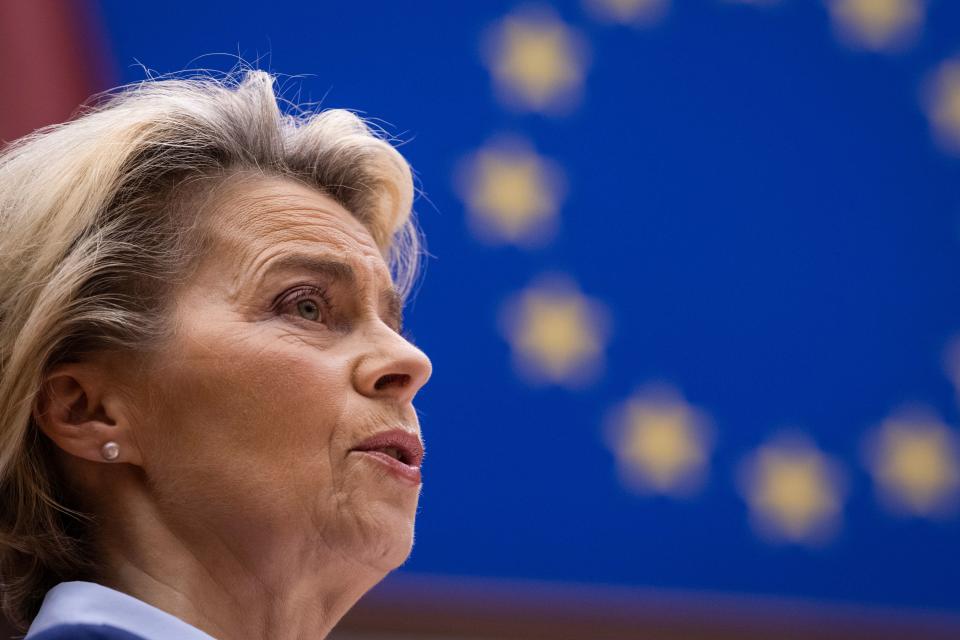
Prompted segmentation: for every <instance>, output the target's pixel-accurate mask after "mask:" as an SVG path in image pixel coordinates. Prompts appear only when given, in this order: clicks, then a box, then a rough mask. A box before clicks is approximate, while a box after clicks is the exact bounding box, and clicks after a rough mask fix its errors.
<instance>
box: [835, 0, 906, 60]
mask: <svg viewBox="0 0 960 640" xmlns="http://www.w3.org/2000/svg"><path fill="white" fill-rule="evenodd" d="M827 6H828V8H829V9H830V17H831V19H832V21H833V27H834V30H835V31H836V32H837V34H838V36H839V37H840V38H841V39H843V40H844V41H846V42H847V43H848V44H850V45H851V46H854V47H857V48H862V49H869V50H872V51H881V50H893V49H897V48H901V47H903V46H905V45H906V44H908V43H909V42H910V41H911V40H912V39H913V37H914V36H915V35H916V34H917V32H918V31H919V29H920V27H921V26H922V24H923V20H924V3H923V0H830V1H829V3H828V5H827Z"/></svg>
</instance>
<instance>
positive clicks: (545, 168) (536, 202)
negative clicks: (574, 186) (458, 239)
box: [455, 137, 566, 247]
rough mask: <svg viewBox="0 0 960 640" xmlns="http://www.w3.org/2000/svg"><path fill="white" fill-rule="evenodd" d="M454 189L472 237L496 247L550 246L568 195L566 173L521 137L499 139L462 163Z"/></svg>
mask: <svg viewBox="0 0 960 640" xmlns="http://www.w3.org/2000/svg"><path fill="white" fill-rule="evenodd" d="M455 182H456V189H457V191H458V192H459V194H460V196H461V198H463V200H464V203H465V204H466V207H467V213H468V214H469V216H470V224H471V227H472V229H473V232H474V234H475V235H476V236H477V237H478V238H479V239H481V240H483V241H485V242H488V243H492V244H498V243H513V244H517V245H520V246H525V247H533V246H538V245H543V244H546V243H547V242H548V241H550V240H551V239H552V238H553V236H554V234H555V233H556V229H557V212H558V210H559V208H560V202H561V201H562V199H563V197H564V195H565V191H566V188H565V179H564V176H563V172H562V170H561V169H560V168H559V167H558V166H557V165H556V163H554V162H553V161H551V160H549V159H547V158H545V157H543V156H541V155H539V154H538V153H537V152H536V151H534V149H533V147H532V145H530V143H528V142H526V141H524V140H522V139H519V138H508V137H501V138H498V139H496V140H494V141H492V142H490V143H489V144H487V145H486V146H485V147H484V148H482V149H480V150H479V151H477V152H476V153H474V154H472V155H471V156H469V157H468V158H466V159H465V160H464V161H463V162H461V163H460V165H459V167H458V169H457V172H456V176H455Z"/></svg>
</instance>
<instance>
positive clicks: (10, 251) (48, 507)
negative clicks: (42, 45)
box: [0, 70, 421, 631]
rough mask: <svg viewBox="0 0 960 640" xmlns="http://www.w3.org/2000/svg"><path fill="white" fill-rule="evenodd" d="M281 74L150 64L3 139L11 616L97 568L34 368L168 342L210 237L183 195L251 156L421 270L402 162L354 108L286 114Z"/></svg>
mask: <svg viewBox="0 0 960 640" xmlns="http://www.w3.org/2000/svg"><path fill="white" fill-rule="evenodd" d="M273 83H274V78H273V76H271V75H270V74H268V73H266V72H263V71H256V70H245V71H243V70H242V71H239V72H234V73H230V74H227V75H225V76H222V77H214V76H212V75H210V74H203V75H196V76H190V77H174V78H164V79H151V80H147V81H144V82H140V83H137V84H134V85H130V86H127V87H121V88H120V89H119V90H117V91H112V92H108V93H106V94H102V95H101V96H100V101H99V103H96V104H94V105H93V106H90V107H87V108H86V109H85V111H83V112H82V113H81V115H79V117H77V118H75V119H73V120H71V121H69V122H67V123H64V124H59V125H53V126H50V127H46V128H44V129H40V130H38V131H36V132H34V133H32V134H30V135H28V136H25V137H23V138H21V139H19V140H16V141H14V142H13V143H11V144H10V145H9V146H8V147H7V148H5V149H3V151H2V152H0V496H2V501H3V502H2V504H3V509H2V512H0V582H2V585H0V587H2V593H0V601H2V612H3V614H4V615H5V616H6V617H7V618H8V619H9V620H10V622H11V623H13V624H14V625H15V626H16V627H17V628H18V629H20V630H23V631H25V630H26V628H27V627H28V625H29V623H30V621H31V620H32V619H33V618H34V617H35V616H36V613H37V611H38V609H39V606H40V603H41V602H42V598H43V595H44V594H45V593H46V591H47V590H48V589H49V588H51V587H52V586H54V585H55V584H56V583H57V582H60V581H64V580H76V579H84V578H85V577H87V576H91V575H94V574H95V573H94V572H95V571H96V564H95V563H94V561H93V558H92V557H91V544H90V534H91V532H92V531H93V529H91V526H92V524H91V523H93V522H94V521H95V518H94V517H93V516H92V514H87V513H83V512H81V511H78V510H75V509H73V508H71V507H69V506H68V504H73V505H74V506H78V505H77V504H76V502H75V501H74V500H73V496H72V494H71V490H70V487H69V486H68V485H67V483H66V482H65V478H64V477H63V474H62V472H61V471H60V470H59V468H58V466H57V464H56V462H55V457H54V455H53V454H54V451H53V448H54V447H55V445H53V444H52V443H51V442H50V441H49V439H48V438H46V437H45V436H43V435H42V434H41V432H40V429H39V428H37V425H36V424H35V419H34V414H33V412H34V409H35V406H36V400H37V398H38V394H39V392H40V391H41V389H42V385H43V380H44V375H45V374H46V373H47V372H48V371H49V370H50V369H51V368H52V367H53V366H54V365H56V364H58V363H62V362H68V361H75V360H79V359H81V358H82V357H83V355H84V354H91V353H96V352H99V351H107V350H109V351H121V352H130V353H144V352H150V351H151V350H152V349H156V348H158V347H160V346H161V345H162V343H163V340H164V339H165V338H166V337H168V336H169V331H170V327H168V326H167V323H166V322H165V320H166V317H165V315H166V314H165V311H166V309H167V308H168V307H167V305H168V304H169V302H170V301H169V298H170V295H171V291H172V289H171V283H173V282H175V281H177V280H178V279H182V278H183V277H184V274H185V273H186V272H187V271H188V269H189V267H190V265H192V264H194V263H195V261H196V258H197V256H199V255H201V253H202V250H203V247H204V246H205V245H204V243H205V242H207V241H208V238H207V237H206V234H205V232H204V231H203V226H202V220H201V219H200V218H201V216H202V210H197V208H195V207H189V206H186V205H185V202H187V200H188V195H189V194H196V193H209V189H208V187H210V186H212V185H215V184H222V183H223V182H224V180H226V179H227V178H229V177H230V176H233V175H236V174H238V173H248V172H251V171H253V172H257V173H262V174H266V175H278V176H286V177H290V178H293V179H296V180H300V181H302V182H305V183H307V184H309V185H311V186H313V187H315V188H317V189H320V190H322V191H323V192H324V193H326V194H328V195H329V196H331V197H332V198H334V199H335V200H337V201H338V202H339V203H340V204H342V205H343V206H344V207H345V208H346V209H347V210H348V211H350V212H351V213H352V214H353V215H354V216H355V217H357V218H358V219H359V220H360V221H361V222H362V223H364V225H365V226H366V227H367V228H368V229H369V231H370V233H371V236H372V237H373V239H374V240H375V241H376V243H377V246H378V247H379V248H380V250H381V252H382V254H383V256H384V259H385V260H386V261H387V263H388V264H389V266H390V269H391V273H392V275H393V276H394V283H395V285H396V287H397V290H398V291H399V293H400V295H401V297H402V298H403V299H404V300H406V299H407V297H408V295H409V293H410V291H411V289H412V287H413V285H414V282H415V280H416V277H417V272H418V269H419V260H420V255H421V251H420V246H421V245H420V242H421V234H420V232H419V229H418V228H417V226H416V223H415V220H414V217H413V215H412V213H411V206H412V202H413V192H414V187H413V178H412V174H411V170H410V167H409V165H408V164H407V162H406V161H405V160H404V159H403V157H402V156H401V155H400V154H399V153H398V152H397V150H396V149H395V148H394V147H393V146H392V145H391V144H390V142H391V141H390V140H389V139H388V138H387V137H386V136H385V135H384V134H383V132H382V130H381V129H379V128H376V127H374V126H373V125H371V124H370V123H369V122H368V121H366V120H364V119H361V118H360V117H358V116H357V115H355V114H354V113H352V112H350V111H346V110H343V109H327V110H323V111H309V110H303V109H298V108H294V109H291V110H288V113H286V114H285V113H283V112H282V111H281V109H280V107H279V106H278V99H277V96H276V95H275V94H274V91H273ZM200 209H202V208H200ZM194 211H196V214H195V215H194V213H193V212H194Z"/></svg>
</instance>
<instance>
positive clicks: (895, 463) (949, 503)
mask: <svg viewBox="0 0 960 640" xmlns="http://www.w3.org/2000/svg"><path fill="white" fill-rule="evenodd" d="M957 440H958V439H957V436H956V435H955V434H953V433H952V432H951V431H950V430H949V429H948V428H947V426H946V425H944V424H943V423H942V422H941V421H940V420H939V419H938V418H937V417H936V416H934V415H933V414H932V413H931V412H929V411H927V410H916V409H914V410H912V411H901V412H899V413H898V414H896V415H894V416H893V417H890V418H888V419H887V420H885V421H884V422H883V424H882V425H881V426H880V427H879V428H878V429H877V430H876V431H875V432H874V433H872V434H871V435H870V436H869V437H868V439H867V441H866V445H865V450H866V457H867V463H868V465H869V467H870V470H871V473H872V474H873V478H874V482H875V483H876V487H877V491H878V494H879V497H880V499H881V500H882V501H883V502H884V503H885V504H886V505H887V506H889V507H890V508H891V509H893V510H894V511H898V512H900V513H903V514H906V515H914V516H921V517H928V518H932V517H938V516H944V515H948V514H949V513H951V512H952V511H953V509H954V508H955V507H956V498H957V492H958V489H960V456H958V442H957Z"/></svg>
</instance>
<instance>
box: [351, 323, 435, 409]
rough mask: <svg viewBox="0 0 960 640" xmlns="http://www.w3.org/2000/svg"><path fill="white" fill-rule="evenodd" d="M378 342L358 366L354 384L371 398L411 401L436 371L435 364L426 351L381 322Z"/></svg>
mask: <svg viewBox="0 0 960 640" xmlns="http://www.w3.org/2000/svg"><path fill="white" fill-rule="evenodd" d="M377 324H378V325H379V330H378V331H377V335H376V337H374V336H372V335H371V334H368V335H367V338H366V340H367V341H368V342H367V344H373V345H375V347H374V348H372V349H370V350H369V352H368V353H366V354H365V356H364V357H362V358H361V359H360V361H359V362H358V364H357V366H356V368H355V369H354V381H353V384H354V387H355V388H356V389H357V391H358V392H360V393H362V394H363V395H365V396H369V397H371V398H389V399H392V400H394V401H396V402H397V403H399V404H402V403H406V402H410V401H411V400H413V397H414V396H415V395H417V391H419V390H420V388H421V387H422V386H423V385H425V384H426V383H427V380H429V379H430V376H431V375H432V374H433V363H431V362H430V358H428V357H427V354H425V353H424V352H423V351H421V350H420V349H418V348H417V347H416V346H414V345H413V344H411V343H410V342H409V341H408V340H407V339H406V338H404V337H403V336H401V335H399V334H398V333H397V332H395V331H394V330H393V329H390V328H389V327H388V326H387V325H385V324H383V323H379V322H378V323H377Z"/></svg>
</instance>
